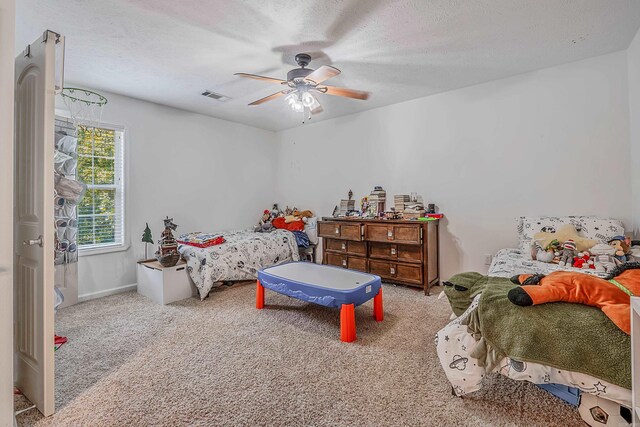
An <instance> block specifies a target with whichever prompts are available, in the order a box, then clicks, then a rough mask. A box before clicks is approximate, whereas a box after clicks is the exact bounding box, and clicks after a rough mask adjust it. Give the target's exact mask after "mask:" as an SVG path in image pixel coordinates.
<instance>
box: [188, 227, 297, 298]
mask: <svg viewBox="0 0 640 427" xmlns="http://www.w3.org/2000/svg"><path fill="white" fill-rule="evenodd" d="M219 234H221V235H222V236H223V237H224V239H225V243H223V244H221V245H215V246H210V247H208V248H198V247H194V246H189V245H184V244H181V245H179V246H178V251H179V252H180V253H181V254H182V257H183V258H184V259H185V260H186V261H187V271H188V272H189V275H190V276H191V279H192V280H193V282H194V284H195V285H196V287H197V288H198V293H199V294H200V299H204V298H206V297H207V295H208V294H209V291H211V289H212V288H214V287H215V286H219V285H220V284H221V283H220V282H222V281H225V280H229V281H231V280H253V279H256V278H257V277H258V270H259V269H261V268H265V267H270V266H273V265H278V264H283V263H285V262H289V261H298V260H299V259H300V256H299V254H298V245H297V244H296V239H295V236H294V234H293V233H291V232H290V231H286V230H274V231H272V232H270V233H256V232H254V231H253V230H249V229H248V230H236V231H227V232H224V233H219Z"/></svg>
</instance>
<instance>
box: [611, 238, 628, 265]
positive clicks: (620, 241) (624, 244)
mask: <svg viewBox="0 0 640 427" xmlns="http://www.w3.org/2000/svg"><path fill="white" fill-rule="evenodd" d="M607 243H609V245H610V246H612V247H613V248H615V250H616V251H615V254H614V255H613V256H614V257H616V259H617V260H618V261H620V262H627V255H628V254H629V247H630V246H631V245H630V243H631V239H629V238H626V237H624V236H616V237H614V238H613V239H611V240H609V241H608V242H607Z"/></svg>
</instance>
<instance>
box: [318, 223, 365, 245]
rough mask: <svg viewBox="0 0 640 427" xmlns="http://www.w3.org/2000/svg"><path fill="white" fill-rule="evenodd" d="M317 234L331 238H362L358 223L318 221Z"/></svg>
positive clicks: (360, 227)
mask: <svg viewBox="0 0 640 427" xmlns="http://www.w3.org/2000/svg"><path fill="white" fill-rule="evenodd" d="M318 235H320V236H321V237H328V238H332V239H344V240H358V241H360V240H362V226H361V224H359V223H354V224H347V223H344V222H337V221H321V222H319V223H318Z"/></svg>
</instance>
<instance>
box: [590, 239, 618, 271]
mask: <svg viewBox="0 0 640 427" xmlns="http://www.w3.org/2000/svg"><path fill="white" fill-rule="evenodd" d="M589 252H590V253H591V259H592V260H593V265H594V267H595V269H596V272H597V273H609V272H610V271H612V270H613V269H614V268H615V267H616V266H618V265H619V264H621V263H620V261H618V260H617V259H616V258H615V257H614V255H615V253H616V248H614V247H613V246H610V245H608V244H606V243H598V244H597V245H595V246H594V247H592V248H591V249H589Z"/></svg>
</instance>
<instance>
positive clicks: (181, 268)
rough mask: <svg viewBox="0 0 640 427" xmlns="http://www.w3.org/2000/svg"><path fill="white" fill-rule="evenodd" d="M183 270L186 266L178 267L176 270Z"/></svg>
mask: <svg viewBox="0 0 640 427" xmlns="http://www.w3.org/2000/svg"><path fill="white" fill-rule="evenodd" d="M182 270H184V267H180V268H176V271H182Z"/></svg>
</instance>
